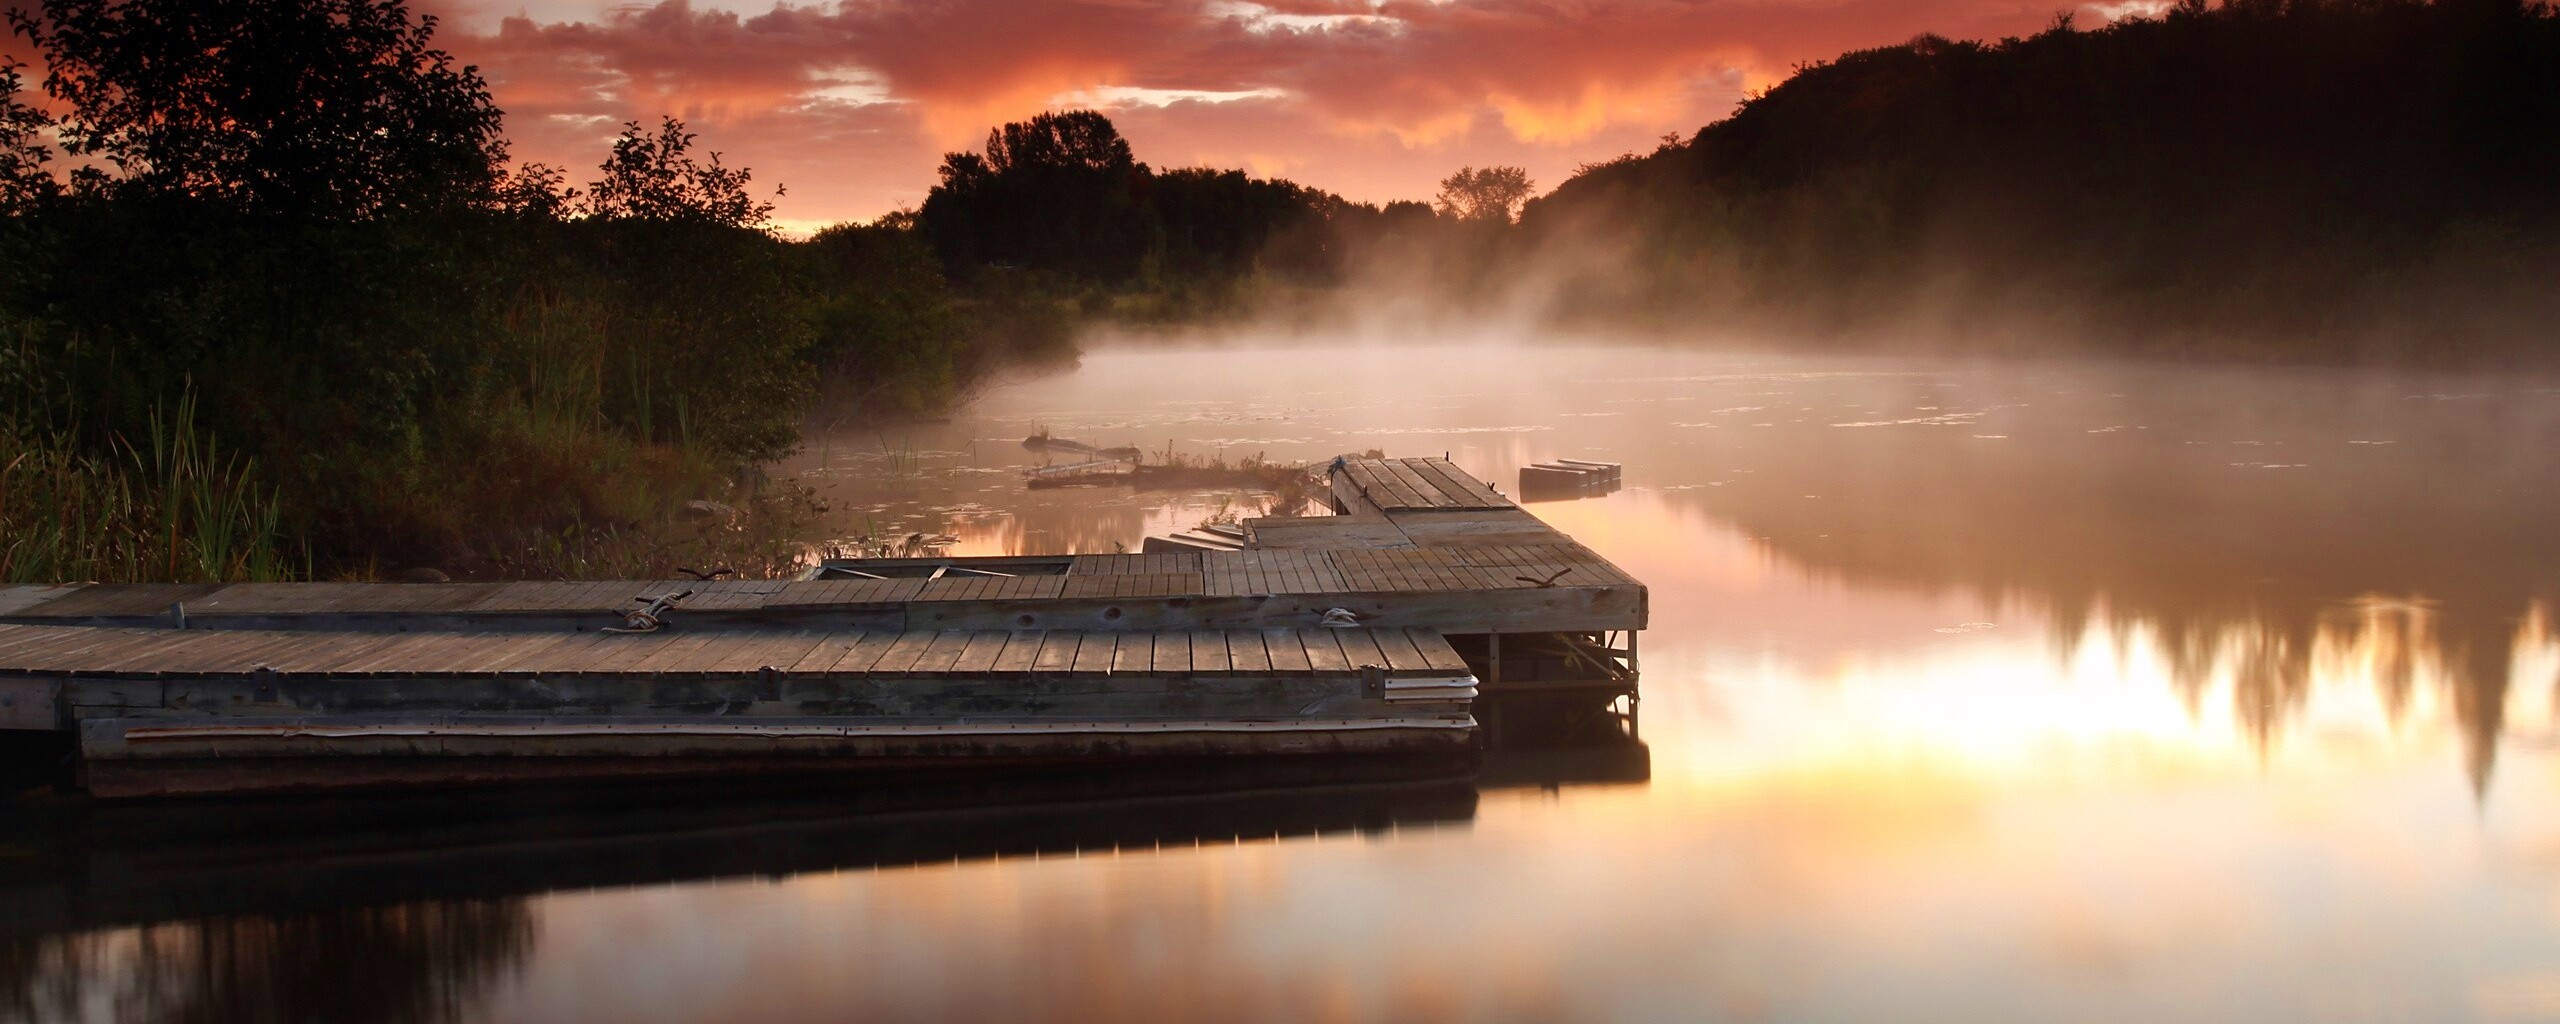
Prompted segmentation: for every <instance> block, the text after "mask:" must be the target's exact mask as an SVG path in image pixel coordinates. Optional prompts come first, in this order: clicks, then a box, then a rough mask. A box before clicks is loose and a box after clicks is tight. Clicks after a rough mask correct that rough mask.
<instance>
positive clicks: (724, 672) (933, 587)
mask: <svg viewBox="0 0 2560 1024" xmlns="http://www.w3.org/2000/svg"><path fill="white" fill-rule="evenodd" d="M1332 477H1333V492H1334V502H1335V505H1336V508H1337V511H1339V512H1340V513H1341V514H1339V515H1335V516H1320V517H1313V518H1306V519H1262V520H1252V521H1249V522H1247V523H1246V524H1245V525H1244V531H1243V532H1244V536H1245V544H1246V546H1245V547H1244V548H1243V549H1241V550H1234V551H1179V552H1165V553H1155V554H1136V555H1061V556H1022V557H1011V558H915V559H851V560H835V561H829V562H826V563H823V564H821V565H820V566H819V567H817V568H816V569H815V570H813V572H812V573H811V574H810V576H809V578H806V579H801V580H755V581H720V582H696V581H630V580H621V581H599V582H560V583H542V582H517V583H451V584H376V583H302V584H230V585H219V584H203V585H196V584H180V585H163V584H145V585H127V586H80V587H19V588H0V730H6V729H15V730H41V731H54V732H61V733H68V734H70V735H72V736H73V737H75V738H76V741H77V744H78V748H79V753H80V757H81V762H82V765H83V773H84V779H85V783H86V785H87V786H88V787H89V788H90V790H91V791H92V792H95V793H97V794H99V795H102V796H139V795H167V794H187V793H206V792H227V791H237V790H248V789H277V788H343V787H350V786H375V785H407V784H421V783H459V782H494V781H506V780H515V779H550V778H587V777H597V776H623V775H651V776H654V775H670V774H696V773H705V772H733V771H789V772H800V771H813V770H828V771H833V770H840V769H845V768H863V767H873V766H897V767H911V766H915V765H918V764H925V763H941V762H966V763H971V764H992V763H1056V762H1062V761H1086V760H1097V759H1126V758H1197V757H1217V756H1230V755H1365V754H1394V755H1406V754H1416V753H1433V752H1441V753H1453V754H1454V753H1460V752H1463V751H1465V750H1467V749H1469V748H1470V747H1471V745H1472V744H1473V742H1474V735H1473V734H1474V732H1475V730H1476V729H1477V728H1478V725H1479V723H1478V720H1477V717H1476V715H1475V714H1474V712H1475V710H1476V701H1477V698H1478V697H1479V696H1480V695H1494V696H1501V695H1518V696H1529V697H1545V698H1556V699H1565V700H1570V701H1572V702H1574V703H1575V705H1576V706H1579V707H1586V708H1587V707H1595V706H1598V705H1601V704H1611V705H1613V706H1614V705H1616V704H1618V703H1620V702H1623V704H1624V706H1625V707H1626V708H1627V709H1629V710H1632V706H1633V700H1634V698H1635V692H1636V691H1635V645H1634V636H1635V631H1636V630H1637V629H1639V628H1641V627H1642V625H1643V622H1644V617H1645V593H1644V588H1643V587H1642V586H1641V585H1639V584H1637V583H1636V582H1635V581H1634V580H1633V579H1631V578H1629V577H1628V576H1627V575H1626V574H1625V573H1623V572H1621V571H1619V570H1618V569H1617V568H1616V567H1614V566H1612V565H1610V564H1609V563H1608V562H1607V561H1606V560H1605V559H1602V558H1600V557H1599V556H1598V555H1597V554H1595V553H1593V552H1591V551H1590V550H1589V549H1588V548H1585V547H1583V546H1582V545H1580V544H1577V543H1575V542H1573V541H1572V540H1571V539H1570V538H1568V537H1565V536H1563V535H1562V534H1559V533H1557V532H1555V531H1554V530H1552V529H1551V528H1548V527H1547V526H1546V525H1545V524H1544V523H1541V522H1539V521H1538V520H1537V519H1536V517H1534V516H1532V515H1529V514H1528V513H1526V512H1524V511H1521V510H1520V509H1519V508H1518V507H1517V506H1516V505H1514V504H1513V503H1512V502H1511V501H1510V500H1509V499H1507V498H1504V497H1503V496H1501V495H1500V494H1498V493H1496V492H1495V491H1494V489H1493V488H1491V487H1489V486H1487V485H1485V484H1483V483H1482V482H1481V481H1477V480H1475V479H1474V478H1473V477H1471V476H1468V475H1466V474H1465V473H1464V472H1462V471H1459V470H1457V469H1456V468H1455V467H1453V466H1450V465H1449V464H1448V463H1447V462H1445V461H1442V460H1432V459H1406V460H1345V461H1342V462H1338V463H1337V464H1336V465H1335V466H1334V467H1333V470H1332ZM644 609H649V610H653V613H652V614H653V617H652V618H646V619H635V618H633V614H634V612H635V611H639V610H644ZM635 624H636V625H637V626H638V627H640V628H641V629H643V630H644V631H641V632H627V631H625V630H628V629H631V628H632V627H633V626H634V625H635Z"/></svg>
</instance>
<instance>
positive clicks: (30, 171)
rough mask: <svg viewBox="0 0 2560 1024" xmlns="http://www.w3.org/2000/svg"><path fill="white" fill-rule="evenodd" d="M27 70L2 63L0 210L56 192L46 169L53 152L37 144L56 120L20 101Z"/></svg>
mask: <svg viewBox="0 0 2560 1024" xmlns="http://www.w3.org/2000/svg"><path fill="white" fill-rule="evenodd" d="M24 67H25V65H23V64H14V63H9V64H0V210H14V209H17V208H19V207H22V206H24V205H26V204H27V203H28V202H30V201H32V200H34V199H37V198H39V197H42V196H47V195H51V194H52V193H53V192H54V180H53V176H52V175H51V174H48V173H46V171H45V166H44V165H45V163H46V162H47V161H50V160H51V159H53V153H52V151H51V150H49V149H47V148H46V147H45V145H44V144H43V143H41V142H38V141H36V136H37V133H39V132H42V131H44V130H45V129H46V128H48V127H50V126H52V124H53V119H52V118H49V117H46V116H44V112H43V111H40V110H37V109H36V108H34V107H31V106H28V105H27V104H26V103H24V102H21V101H20V100H19V99H18V90H19V89H20V88H21V87H22V85H23V83H24V79H23V78H22V77H21V76H20V74H19V72H20V70H21V69H22V68H24Z"/></svg>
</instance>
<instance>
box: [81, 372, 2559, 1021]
mask: <svg viewBox="0 0 2560 1024" xmlns="http://www.w3.org/2000/svg"><path fill="white" fill-rule="evenodd" d="M1042 427H1046V428H1047V429H1049V430H1050V431H1052V432H1053V433H1055V434H1056V435H1058V436H1063V437H1074V438H1077V439H1080V440H1085V441H1090V442H1094V443H1097V444H1103V445H1117V444H1133V445H1138V446H1141V447H1146V448H1149V449H1150V450H1154V449H1160V448H1163V447H1165V446H1166V445H1168V444H1170V445H1172V446H1173V447H1175V448H1176V449H1178V450H1181V451H1185V452H1190V453H1194V454H1201V453H1212V452H1216V451H1218V450H1220V449H1221V448H1223V450H1224V451H1225V453H1226V454H1227V455H1228V456H1230V457H1242V456H1245V455H1251V454H1255V453H1257V452H1267V453H1268V454H1269V455H1271V456H1274V457H1281V458H1305V459H1314V458H1322V457H1326V456H1329V455H1332V454H1334V453H1336V452H1340V451H1345V450H1358V449H1363V448H1369V447H1380V448H1385V449H1388V450H1390V451H1393V452H1396V453H1399V454H1422V453H1428V454H1439V453H1441V452H1447V453H1449V454H1450V455H1452V456H1453V457H1454V458H1455V459H1456V461H1457V462H1458V463H1459V464H1461V465H1462V466H1466V467H1467V468H1469V469H1471V470H1474V471H1475V472H1477V473H1478V474H1479V475H1482V476H1485V477H1486V478H1488V479H1492V480H1496V481H1500V482H1505V483H1507V482H1508V481H1509V479H1510V478H1511V474H1512V472H1513V471H1514V470H1515V469H1516V468H1517V467H1518V466H1519V465H1521V464H1523V463H1525V462H1529V461H1534V460H1539V459H1545V458H1551V457H1557V456H1567V457H1574V456H1580V457H1594V458H1611V459H1619V460H1623V461H1624V462H1626V464H1627V482H1628V486H1627V488H1626V489H1625V490H1624V491H1621V492H1619V493H1617V494H1615V495H1611V496H1609V497H1607V498H1602V499H1594V500H1585V501H1577V502H1556V503H1540V504H1537V505H1534V506H1532V509H1533V511H1536V512H1537V513H1538V514H1540V515H1541V516H1544V517H1546V518H1548V519H1549V521H1551V522H1553V523H1554V524H1556V525H1557V526H1558V527H1559V528H1562V529H1564V530H1566V531H1567V532H1569V533H1572V534H1573V535H1575V536H1576V537H1578V538H1581V539H1582V540H1584V541H1585V542H1587V543H1589V544H1591V545H1592V546H1593V547H1595V548H1597V549H1599V550H1600V551H1601V552H1603V553H1604V554H1606V555H1608V556H1609V557H1611V558H1612V559H1613V560H1616V561H1617V562H1619V563H1620V564H1621V565H1623V566H1625V567H1626V568H1628V569H1629V570H1630V571H1632V572H1633V573H1635V575H1637V576H1638V577H1639V578H1641V579H1643V580H1644V581H1645V582H1646V583H1647V584H1648V585H1649V586H1650V587H1651V592H1652V603H1653V627H1652V628H1651V629H1650V630H1649V631H1647V632H1646V634H1645V635H1644V638H1643V653H1644V661H1643V668H1644V672H1645V682H1644V685H1645V700H1644V703H1643V708H1642V730H1643V735H1644V738H1645V740H1646V741H1647V743H1648V744H1649V745H1650V749H1651V771H1650V778H1649V781H1647V782H1645V783H1643V784H1640V785H1617V786H1606V787H1584V786H1570V785H1568V786H1561V787H1555V788H1536V787H1531V788H1521V789H1500V790H1487V791H1485V792H1484V793H1482V794H1481V797H1480V799H1479V800H1478V801H1477V802H1476V803H1475V804H1474V806H1473V811H1472V814H1471V815H1465V816H1461V817H1458V818H1456V819H1454V820H1449V819H1441V818H1435V819H1433V820H1427V821H1415V822H1411V823H1408V824H1405V825H1399V826H1393V827H1385V828H1375V829H1369V830H1365V831H1340V830H1336V831H1325V830H1323V829H1321V828H1319V829H1317V830H1315V831H1312V832H1310V831H1304V830H1293V831H1288V832H1287V834H1285V835H1284V836H1283V837H1281V838H1276V839H1260V840H1255V839H1250V838H1233V837H1231V838H1227V839H1224V840H1219V841H1213V842H1210V843H1208V844H1206V845H1200V846H1194V845H1192V844H1191V843H1189V842H1185V841H1177V842H1174V843H1172V844H1170V845H1167V846H1164V847H1162V848H1158V847H1156V846H1154V845H1151V844H1143V843H1142V844H1138V845H1134V846H1132V845H1127V844H1105V845H1102V846H1098V847H1095V848H1091V849H1086V850H1083V851H1081V852H1078V851H1075V850H1069V851H1066V852H1063V853H1057V854H1043V855H1040V856H1024V857H1012V858H1006V859H998V860H986V859H977V858H963V859H959V860H955V861H953V862H950V863H942V862H927V863H921V864H910V865H907V866H888V867H881V868H876V869H875V868H861V869H853V870H836V871H816V872H805V873H798V874H786V875H784V876H782V877H772V878H755V879H752V880H742V881H720V882H697V883H691V884H677V885H657V886H647V887H622V888H605V889H598V890H576V891H562V892H554V893H551V894H548V895H539V896H532V897H529V898H526V899H524V900H523V901H522V902H521V904H520V906H521V908H522V909H521V913H522V915H523V916H524V918H525V919H527V920H529V921H530V922H531V925H530V927H531V929H532V936H533V938H532V939H531V940H530V941H529V942H524V941H519V940H518V939H516V938H512V936H515V935H516V933H515V932H513V931H508V930H507V929H510V928H513V927H515V925H514V924H512V923H505V922H501V924H502V925H503V927H500V928H499V931H500V932H501V933H503V934H504V935H507V936H510V938H509V939H508V942H507V947H508V953H509V957H510V958H511V960H510V963H509V964H508V965H507V966H503V967H491V966H486V965H482V966H479V967H472V968H470V969H469V970H467V971H462V973H464V974H468V975H469V977H470V979H471V984H470V987H469V988H468V991H469V992H470V993H471V995H470V997H469V998H468V999H464V1000H458V1001H457V1002H458V1010H457V1012H456V1014H455V1015H456V1016H459V1017H461V1018H465V1019H470V1018H481V1019H490V1020H532V1021H545V1020H561V1021H566V1020H617V1021H622V1020H629V1021H679V1020H723V1019H754V1020H772V1021H821V1020H844V1019H883V1020H902V1019H903V1020H993V1019H1004V1020H1103V1019H1150V1020H1186V1021H1188V1020H1203V1019H1217V1020H1292V1021H1295V1020H1346V1021H1347V1020H1398V1021H1402V1020H1458V1019H1468V1020H1483V1019H1497V1020H1549V1019H1554V1020H1625V1019H1641V1020H1695V1019H1738V1020H1789V1021H1796V1020H1945V1021H1966V1022H1978V1021H2013V1020H2014V1021H2030V1020H2037V1021H2040V1020H2057V1019H2059V1020H2095V1021H2112V1020H2123V1021H2156V1020H2198V1019H2204V1020H2234V1021H2238V1020H2247V1021H2259V1020H2376V1021H2460V1020H2494V1021H2507V1020H2553V1019H2560V966H2554V965H2560V756H2555V750H2560V717H2555V709H2554V703H2555V701H2554V697H2555V689H2556V688H2560V535H2555V533H2554V531H2551V530H2550V529H2549V528H2548V525H2547V523H2546V522H2545V520H2546V519H2547V518H2548V510H2549V509H2552V508H2560V463H2555V459H2560V456H2554V455H2553V454H2551V453H2553V452H2555V451H2560V392H2555V391H2554V390H2553V389H2551V388H2550V387H2548V386H2547V382H2542V383H2536V382H2516V381H2509V380H2498V379H2486V378H2463V377H2452V376H2444V377H2430V378H2416V377H2385V376H2371V375H2358V374H2348V373H2308V372H2300V373H2282V372H2275V371H2253V370H2202V369H2188V370H2181V371H2163V370H2144V369H2138V368H2125V367H2091V366H2074V365H2062V364H2052V365H2041V366H2025V367H2018V366H2011V367H1986V366H1950V365H1944V364H1922V363H1885V362H1878V361H1855V360H1845V359H1844V360H1833V361H1822V360H1803V359H1797V360H1771V359H1761V358H1749V357H1731V356H1709V355H1701V354H1694V353H1677V352H1656V351H1647V350H1637V349H1598V350H1592V349H1584V350H1573V349H1554V350H1528V351H1510V350H1497V351H1494V352H1491V353H1488V352H1485V351H1481V350H1459V349H1445V348H1443V349H1433V348H1418V349H1379V348H1349V349H1339V350H1305V349H1298V350H1285V351H1282V352H1277V353H1260V354H1256V353H1249V352H1242V351H1232V350H1229V351H1212V350H1161V349H1159V350H1130V351H1105V352H1100V353H1096V354H1093V355H1090V356H1088V357H1087V359H1086V361H1085V364H1084V366H1083V367H1082V368H1081V370H1079V371H1078V372H1076V373H1073V374H1070V375H1066V376H1060V377H1052V378H1045V379H1039V380H1032V381H1025V382H1019V383H1016V384H1013V385H1010V386H1007V387H1003V388H999V389H997V390H995V391H993V392H991V393H990V394H988V395H987V396H985V398H984V399H983V400H982V401H981V402H980V403H978V404H977V405H976V406H974V407H973V408H971V409H969V410H966V411H965V412H964V413H963V414H961V415H959V416H957V417H955V418H954V419H953V420H952V421H951V422H949V423H944V424H933V425H927V426H923V427H918V428H913V429H911V430H906V431H890V432H874V433H866V434H861V435H858V436H852V435H847V436H838V437H833V438H829V439H826V440H825V441H824V442H823V443H821V444H818V445H813V447H812V449H811V450H810V451H809V452H807V453H805V454H804V455H802V456H801V457H799V458H798V459H796V460H794V461H793V462H792V463H791V464H789V465H787V466H786V467H785V469H786V471H788V472H792V473H796V474H798V475H800V476H801V477H802V479H804V480H807V481H809V482H811V483H812V484H813V485H814V486H816V487H818V488H819V489H820V490H821V492H822V493H823V494H824V495H825V496H826V498H827V500H828V501H829V502H830V503H831V504H832V505H833V506H834V507H835V508H836V509H837V510H838V514H839V516H841V517H843V518H842V520H841V522H842V524H843V530H844V532H845V533H847V535H855V534H859V533H864V532H874V533H884V534H885V533H889V532H891V531H923V532H950V533H953V534H955V535H958V536H959V537H961V538H962V544H961V548H962V550H964V551H967V552H969V553H1014V552H1042V551H1095V550H1110V549H1111V548H1112V545H1113V544H1115V543H1117V544H1124V545H1130V546H1134V545H1135V544H1136V543H1137V541H1138V539H1139V538H1140V537H1142V536H1144V535H1146V534H1148V533H1152V532H1163V531H1166V530H1169V529H1173V528H1177V527H1180V526H1187V525H1190V523H1192V522H1194V521H1196V520H1197V518H1198V517H1201V516H1204V515H1207V514H1209V513H1210V512H1212V511H1214V510H1215V509H1216V508H1217V506H1218V503H1219V500H1220V498H1219V496H1214V495H1192V494H1186V495H1131V494H1128V493H1126V492H1118V491H1081V490H1057V491H1041V492H1025V491H1024V490H1023V489H1022V488H1021V485H1020V483H1019V480H1018V477H1017V476H1016V475H1015V473H1014V472H1013V470H1014V468H1015V467H1018V466H1020V465H1023V464H1025V463H1026V462H1028V461H1030V460H1031V459H1032V458H1033V457H1032V456H1031V455H1030V453H1028V452H1025V451H1024V450H1022V449H1021V448H1020V445H1019V440H1020V438H1021V437H1022V436H1024V435H1026V434H1029V433H1031V432H1033V431H1034V430H1036V429H1039V428H1042ZM893 466H894V467H898V468H896V469H895V470H894V471H891V472H883V470H884V468H887V467H893ZM512 920H513V919H509V921H512ZM181 927H184V926H181ZM130 934H131V933H130V932H112V933H100V934H97V935H92V936H91V937H90V938H89V939H87V940H84V941H90V942H93V943H97V942H103V941H105V939H104V938H101V937H100V935H104V936H115V935H130ZM102 948H110V947H102ZM261 948H265V947H261ZM55 952H56V954H58V953H59V948H58V947H57V948H56V949H55ZM267 955H271V956H275V955H277V954H276V953H275V951H273V950H272V949H269V950H268V951H267ZM421 956H422V954H421ZM413 959H416V957H413ZM447 959H448V960H451V961H452V962H453V963H456V964H463V965H469V964H479V963H481V961H478V960H472V959H470V958H467V957H450V956H449V957H448V958H447ZM116 962H117V961H116V959H115V957H114V956H113V955H109V954H103V953H102V954H101V955H100V957H99V958H98V959H97V961H96V963H103V964H108V965H110V967H109V968H99V970H100V971H101V972H102V973H103V974H106V975H113V974H114V973H115V972H114V970H113V969H112V965H113V964H114V963H116ZM93 966H94V964H93ZM456 970H461V968H457V969H456ZM98 1019H107V1018H105V1017H99V1018H98Z"/></svg>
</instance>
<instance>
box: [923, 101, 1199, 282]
mask: <svg viewBox="0 0 2560 1024" xmlns="http://www.w3.org/2000/svg"><path fill="white" fill-rule="evenodd" d="M941 176H942V182H941V184H938V185H936V186H934V188H933V190H932V191H931V192H929V193H927V194H926V195H925V201H924V207H923V208H922V209H921V210H919V211H917V221H918V224H919V225H920V226H921V227H922V228H923V229H924V233H925V236H926V238H927V239H929V240H930V241H931V242H932V243H933V247H934V250H935V251H936V252H937V253H939V254H941V256H942V258H943V260H944V262H945V265H946V266H948V267H950V269H951V270H952V272H953V273H955V274H959V275H962V276H967V275H970V274H974V273H975V272H977V271H978V270H980V269H983V268H986V267H989V266H998V265H1002V266H1012V267H1020V268H1031V269H1038V270H1045V271H1050V272H1054V273H1057V274H1061V275H1064V276H1067V277H1072V278H1081V279H1089V280H1097V281H1102V282H1106V283H1111V282H1120V281H1125V280H1127V279H1129V278H1130V277H1132V276H1135V275H1136V274H1137V272H1138V269H1139V265H1140V263H1141V262H1142V260H1143V258H1144V256H1145V253H1146V249H1147V245H1148V239H1149V227H1150V226H1149V224H1148V218H1147V216H1146V211H1145V210H1144V208H1143V205H1142V193H1143V192H1144V190H1145V189H1146V187H1147V184H1148V179H1149V178H1150V173H1149V171H1148V170H1147V166H1146V165H1145V164H1142V163H1139V162H1137V160H1136V159H1135V158H1134V157H1132V156H1131V155H1130V152H1129V143H1128V141H1127V140H1125V139H1122V138H1121V137H1120V132H1119V130H1118V129H1117V128H1114V127H1112V124H1111V119H1109V118H1107V117H1104V116H1102V115H1101V114H1098V113H1095V112H1093V111H1090V110H1073V111H1066V112H1063V113H1049V114H1041V115H1039V116H1038V117H1034V118H1032V119H1031V120H1028V121H1020V122H1016V123H1013V124H1008V125H1005V126H1004V127H1002V128H998V129H996V130H994V131H991V132H988V133H987V147H986V152H985V153H983V154H979V153H952V154H949V155H947V156H945V157H944V158H943V161H942V168H941Z"/></svg>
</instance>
